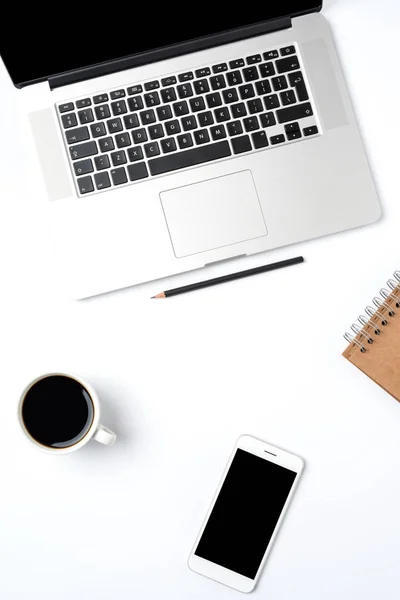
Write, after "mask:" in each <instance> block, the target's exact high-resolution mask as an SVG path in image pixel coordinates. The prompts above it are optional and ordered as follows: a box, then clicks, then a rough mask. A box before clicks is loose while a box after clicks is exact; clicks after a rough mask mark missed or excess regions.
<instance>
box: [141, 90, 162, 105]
mask: <svg viewBox="0 0 400 600" xmlns="http://www.w3.org/2000/svg"><path fill="white" fill-rule="evenodd" d="M144 101H145V102H146V106H147V108H151V107H152V106H158V105H159V104H160V96H159V95H158V92H151V93H150V94H145V95H144Z"/></svg>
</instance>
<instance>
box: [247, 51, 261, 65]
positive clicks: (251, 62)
mask: <svg viewBox="0 0 400 600" xmlns="http://www.w3.org/2000/svg"><path fill="white" fill-rule="evenodd" d="M246 62H247V64H248V65H255V64H256V63H259V62H261V54H253V55H252V56H248V57H247V58H246Z"/></svg>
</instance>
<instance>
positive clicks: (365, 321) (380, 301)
mask: <svg viewBox="0 0 400 600" xmlns="http://www.w3.org/2000/svg"><path fill="white" fill-rule="evenodd" d="M393 277H394V279H389V280H388V281H387V282H386V285H387V286H388V288H389V289H387V288H382V289H381V290H380V292H379V293H380V295H381V298H379V297H378V296H375V298H373V300H372V303H373V304H374V305H375V308H373V307H372V306H367V307H366V308H365V313H366V315H367V316H368V317H369V318H367V317H365V315H360V316H359V317H358V323H353V324H352V325H351V330H352V332H353V333H347V332H346V333H345V334H344V336H343V337H344V339H345V340H346V342H348V343H349V344H355V345H356V346H358V347H359V349H360V352H363V353H364V352H367V347H368V344H369V345H371V344H373V343H374V338H373V337H372V332H373V333H374V334H375V335H376V336H378V335H380V334H381V331H382V330H381V328H380V327H378V323H375V322H372V321H371V319H372V317H379V319H380V325H382V327H386V326H387V325H388V324H389V321H390V319H391V318H393V317H394V316H395V315H396V313H395V311H394V308H395V307H396V308H400V271H395V272H394V273H393ZM388 298H389V299H393V300H394V301H395V302H394V304H392V305H390V304H389V303H388V302H387V300H388ZM385 311H386V313H385ZM360 325H361V327H360ZM368 325H370V329H371V333H370V332H369V331H368V329H367V326H368Z"/></svg>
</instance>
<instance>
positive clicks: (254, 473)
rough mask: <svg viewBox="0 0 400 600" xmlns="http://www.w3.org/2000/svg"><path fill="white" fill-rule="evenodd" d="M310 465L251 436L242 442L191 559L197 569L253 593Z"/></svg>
mask: <svg viewBox="0 0 400 600" xmlns="http://www.w3.org/2000/svg"><path fill="white" fill-rule="evenodd" d="M303 468H304V462H303V460H302V459H301V458H299V457H298V456H295V455H294V454H289V453H288V452H285V451H284V450H280V449H279V448H275V447H274V446H270V445H269V444H267V443H265V442H262V441H261V440H258V439H256V438H254V437H251V436H249V435H243V436H242V437H240V438H239V439H238V441H237V442H236V445H235V448H234V450H233V453H232V456H231V458H230V460H229V462H228V464H227V466H226V468H225V471H224V474H223V476H222V480H221V482H220V484H219V486H218V489H217V492H216V494H215V496H214V499H213V501H212V504H211V506H210V509H209V511H208V514H207V517H206V519H205V521H204V524H203V526H202V528H201V530H200V533H199V535H198V537H197V540H196V542H195V544H194V547H193V550H192V553H191V555H190V557H189V561H188V565H189V567H190V569H192V571H195V572H196V573H200V574H201V575H205V576H206V577H209V578H210V579H214V580H215V581H218V582H219V583H223V584H225V585H227V586H229V587H231V588H234V589H235V590H238V591H239V592H246V593H248V592H251V591H253V590H254V588H255V587H256V585H257V581H258V579H259V577H260V575H261V571H262V569H263V566H264V564H265V562H266V560H267V557H268V554H269V552H270V550H271V547H272V544H273V541H274V539H275V537H276V535H277V533H278V530H279V527H280V525H281V522H282V519H283V517H284V514H285V512H286V510H287V507H288V505H289V502H290V500H291V498H292V496H293V493H294V490H295V488H296V485H297V483H298V481H299V478H300V475H301V472H302V470H303Z"/></svg>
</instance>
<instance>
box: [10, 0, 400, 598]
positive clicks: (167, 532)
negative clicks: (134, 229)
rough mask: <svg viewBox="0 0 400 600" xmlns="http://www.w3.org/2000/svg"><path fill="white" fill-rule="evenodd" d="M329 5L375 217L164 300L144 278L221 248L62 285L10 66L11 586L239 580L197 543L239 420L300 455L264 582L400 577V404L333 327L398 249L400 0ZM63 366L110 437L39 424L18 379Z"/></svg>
mask: <svg viewBox="0 0 400 600" xmlns="http://www.w3.org/2000/svg"><path fill="white" fill-rule="evenodd" d="M324 12H325V16H326V17H328V19H329V21H330V22H331V24H332V26H333V28H334V34H335V38H336V41H337V46H338V50H339V54H340V57H341V60H342V64H343V67H344V70H345V73H346V77H347V80H348V83H349V87H350V91H351V95H352V98H353V100H354V104H355V108H356V112H357V115H358V118H359V121H360V126H361V129H362V133H363V136H364V139H365V142H366V146H367V149H368V155H369V157H370V160H371V165H372V169H373V172H374V176H375V179H376V183H377V186H378V189H379V193H380V197H381V201H382V206H383V211H384V216H383V219H382V220H381V221H380V222H379V223H378V224H376V225H374V226H372V227H368V228H365V229H362V230H358V231H356V232H349V233H344V234H341V235H337V236H334V237H331V238H327V239H323V240H319V241H314V242H310V243H307V244H302V245H299V246H298V247H293V248H290V249H283V250H279V251H274V252H270V253H269V254H267V255H263V256H258V257H254V258H251V259H247V260H241V261H236V262H235V263H232V264H231V265H229V269H230V270H232V271H235V270H239V269H241V268H250V267H252V266H257V265H260V264H265V263H267V262H272V261H275V260H279V259H283V258H286V257H290V256H295V255H298V254H304V256H305V257H306V259H307V263H306V264H305V265H301V266H298V267H294V268H292V269H291V270H284V271H280V272H275V273H271V274H266V275H262V276H259V277H255V278H252V279H249V280H245V281H239V282H236V283H232V284H230V285H224V286H221V287H219V288H214V289H209V290H205V291H202V292H198V293H195V294H191V295H186V296H182V297H178V298H175V299H171V300H166V301H154V300H152V301H150V300H149V297H150V296H151V295H153V294H154V293H157V292H159V291H161V290H162V289H163V288H165V287H175V285H182V284H185V283H189V282H192V281H196V280H199V279H203V278H204V277H206V276H214V275H217V274H222V273H225V272H227V270H228V269H227V266H226V265H225V266H219V267H214V268H212V269H211V268H210V269H209V271H208V272H207V273H205V272H203V273H201V274H198V273H197V274H187V275H182V276H179V277H175V278H171V279H170V280H168V281H167V282H162V283H161V284H160V282H157V283H155V284H149V285H145V286H140V287H137V288H132V289H128V290H125V291H121V292H116V293H112V294H108V295H105V296H102V297H98V298H94V299H91V300H87V301H82V302H75V301H70V300H66V299H65V298H63V297H61V296H60V294H59V292H58V291H57V290H58V288H57V286H56V285H55V284H54V282H55V280H56V276H57V274H56V272H55V269H54V265H53V262H52V260H51V248H50V245H49V236H48V232H47V223H46V215H47V211H46V207H47V204H46V203H45V202H44V201H43V199H42V198H41V197H39V194H38V193H37V192H36V193H35V189H37V188H36V187H35V185H34V174H33V164H35V165H36V163H35V161H33V160H32V155H31V154H30V152H31V151H30V146H29V145H28V144H26V143H25V140H26V139H27V136H28V135H29V132H28V131H26V130H25V126H24V125H23V120H22V119H21V118H20V117H19V114H18V108H17V97H18V94H19V92H18V91H17V90H16V89H14V88H13V87H12V85H11V84H10V82H9V81H8V78H7V76H6V73H5V70H4V68H3V66H0V181H1V187H0V194H1V198H0V261H1V283H2V286H1V299H0V360H1V374H0V384H1V386H0V423H1V432H0V460H1V488H0V490H1V492H0V597H1V599H2V600H14V599H18V600H27V599H28V598H29V600H36V599H38V600H39V599H40V600H70V599H71V598H74V599H77V600H81V599H82V600H83V598H85V599H93V600H115V599H116V598H137V599H140V600H159V599H160V598H173V599H174V600H175V599H182V600H184V599H185V600H186V599H188V600H189V599H190V600H204V598H207V599H209V600H222V599H228V598H239V595H238V592H235V591H232V590H229V589H228V588H224V587H223V586H220V585H218V584H216V583H214V582H212V581H209V580H207V579H205V578H202V577H200V576H198V575H196V574H194V573H192V572H191V571H189V569H188V568H187V566H186V560H187V557H188V555H189V552H190V549H191V545H192V543H193V541H194V539H195V536H196V534H197V532H198V529H199V527H200V525H201V523H202V519H203V517H204V515H205V512H206V510H207V508H208V505H209V502H210V500H211V498H212V495H213V493H214V491H215V488H216V486H217V484H218V481H219V477H220V475H221V472H222V469H223V467H224V465H225V462H226V460H227V459H228V456H229V454H230V451H231V448H232V446H233V444H234V442H235V439H236V438H237V437H238V436H239V435H240V434H242V433H251V434H253V435H255V436H258V437H260V438H262V439H265V440H267V441H269V442H271V443H275V444H276V445H278V446H279V445H280V446H282V447H283V448H286V449H287V450H291V451H293V452H294V453H298V454H300V455H301V456H302V457H304V459H305V460H306V463H307V468H306V471H305V473H304V476H303V479H302V481H301V483H300V486H299V489H298V491H297V494H296V496H295V498H294V501H293V504H292V506H291V508H290V510H289V513H288V516H287V518H286V520H285V523H284V526H283V528H282V530H281V532H280V535H279V536H278V539H277V542H276V545H275V547H274V550H273V552H272V554H271V556H270V559H269V561H268V563H267V568H266V570H265V573H264V576H263V577H262V579H261V581H260V585H259V587H258V589H257V591H256V592H255V596H254V597H258V598H268V599H269V600H292V599H293V598H297V599H302V600H321V599H323V600H337V599H338V598H340V599H341V600H354V599H356V598H357V599H360V600H361V599H362V600H376V599H377V598H385V600H395V599H397V598H398V597H399V586H400V570H399V566H398V565H399V554H400V518H399V506H400V406H399V405H398V404H397V403H396V402H395V401H394V400H393V399H392V398H391V397H390V396H388V395H387V394H385V393H384V392H383V391H382V390H381V389H380V388H378V387H377V386H375V385H374V384H373V383H372V382H370V381H369V380H368V379H367V378H366V377H365V376H363V375H362V374H361V373H359V372H358V371H357V370H356V369H355V368H354V367H353V366H352V365H350V364H348V363H347V362H346V361H345V360H344V359H343V358H342V357H341V352H342V351H343V349H344V347H345V342H344V340H343V338H342V333H343V332H344V331H345V330H346V329H348V328H349V325H350V324H351V322H352V321H353V320H354V319H356V317H357V316H358V315H359V314H360V311H361V310H362V309H363V307H364V306H365V305H366V304H367V303H370V298H371V297H372V296H374V295H375V294H376V293H377V291H378V290H379V289H380V287H381V286H382V285H383V284H384V282H385V281H386V280H387V279H388V278H389V277H390V276H391V274H392V272H393V271H394V270H395V269H396V268H400V257H399V252H398V244H399V242H398V237H399V234H398V231H399V224H400V197H399V154H398V138H399V136H400V125H399V123H400V120H399V105H400V84H399V81H400V79H399V75H398V73H399V26H400V6H399V4H398V3H397V2H396V1H395V0H380V2H377V1H376V0H368V1H367V0H326V3H325V11H324ZM30 182H33V187H32V185H30ZM73 243H74V241H73V240H71V244H73ZM52 369H62V370H72V371H75V372H77V373H79V374H80V375H82V376H83V377H87V378H88V379H89V380H90V382H91V383H92V384H93V385H94V386H95V387H96V389H97V391H98V392H99V394H100V396H101V399H102V400H103V415H102V421H103V422H104V424H105V425H107V426H109V427H111V428H113V429H114V430H115V431H116V432H117V434H118V440H117V443H116V444H115V446H113V447H112V448H105V447H101V446H100V445H99V444H96V443H95V442H92V443H91V444H89V445H88V446H86V448H85V449H83V450H82V451H80V452H77V453H74V454H71V455H67V456H63V457H54V456H48V455H46V454H42V453H40V452H38V451H36V450H35V449H33V448H31V447H30V446H29V445H28V444H27V442H26V441H25V439H24V438H23V437H22V435H21V434H20V432H19V429H18V424H17V420H16V406H17V401H18V396H19V393H20V391H21V389H22V388H23V387H24V385H25V384H26V383H27V382H28V381H29V379H30V378H32V377H34V376H35V375H37V374H38V373H40V372H43V371H47V370H52Z"/></svg>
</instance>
